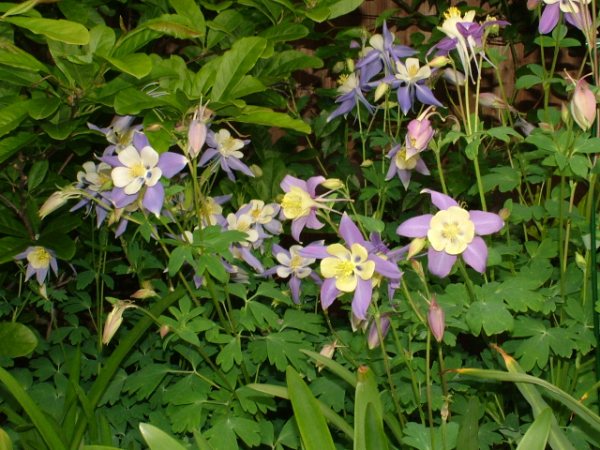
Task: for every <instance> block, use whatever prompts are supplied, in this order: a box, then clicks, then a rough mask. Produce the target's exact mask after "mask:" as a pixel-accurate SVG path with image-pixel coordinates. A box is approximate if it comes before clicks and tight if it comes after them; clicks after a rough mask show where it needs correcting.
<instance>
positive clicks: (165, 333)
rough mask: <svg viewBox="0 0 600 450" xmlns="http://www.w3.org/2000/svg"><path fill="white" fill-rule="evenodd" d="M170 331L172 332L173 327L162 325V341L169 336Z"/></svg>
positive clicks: (160, 331)
mask: <svg viewBox="0 0 600 450" xmlns="http://www.w3.org/2000/svg"><path fill="white" fill-rule="evenodd" d="M170 331H171V327H170V326H169V325H161V326H160V329H159V330H158V334H160V337H161V338H162V339H164V338H165V336H166V335H167V334H169V332H170Z"/></svg>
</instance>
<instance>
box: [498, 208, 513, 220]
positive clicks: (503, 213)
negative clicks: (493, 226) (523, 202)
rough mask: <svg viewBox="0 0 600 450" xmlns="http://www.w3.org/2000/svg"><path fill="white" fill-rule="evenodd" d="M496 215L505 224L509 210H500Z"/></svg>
mask: <svg viewBox="0 0 600 450" xmlns="http://www.w3.org/2000/svg"><path fill="white" fill-rule="evenodd" d="M498 215H499V216H500V218H501V219H502V220H503V221H505V222H506V221H507V220H508V218H509V217H510V210H509V209H508V208H502V209H500V211H498Z"/></svg>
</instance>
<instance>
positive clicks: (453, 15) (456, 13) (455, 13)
mask: <svg viewBox="0 0 600 450" xmlns="http://www.w3.org/2000/svg"><path fill="white" fill-rule="evenodd" d="M460 17H461V15H460V10H459V9H458V8H457V7H456V6H451V7H450V8H448V9H447V10H446V12H445V13H444V19H460Z"/></svg>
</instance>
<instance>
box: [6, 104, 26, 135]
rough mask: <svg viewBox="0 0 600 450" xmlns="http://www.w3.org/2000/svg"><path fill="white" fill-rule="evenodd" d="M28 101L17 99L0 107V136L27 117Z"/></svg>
mask: <svg viewBox="0 0 600 450" xmlns="http://www.w3.org/2000/svg"><path fill="white" fill-rule="evenodd" d="M28 110H29V102H28V101H19V102H17V103H13V104H12V105H8V106H5V107H4V108H2V109H0V136H4V135H5V134H8V133H10V132H11V131H12V130H14V129H15V128H17V127H18V126H19V125H20V123H21V122H23V120H24V119H25V118H26V117H27V111H28Z"/></svg>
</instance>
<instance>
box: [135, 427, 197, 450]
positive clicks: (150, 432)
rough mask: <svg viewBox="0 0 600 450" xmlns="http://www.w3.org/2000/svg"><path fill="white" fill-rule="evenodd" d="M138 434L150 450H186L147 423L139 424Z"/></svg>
mask: <svg viewBox="0 0 600 450" xmlns="http://www.w3.org/2000/svg"><path fill="white" fill-rule="evenodd" d="M140 432H141V433H142V437H143V438H144V440H145V441H146V444H148V447H150V450H167V449H169V450H187V449H186V448H185V447H184V446H183V445H182V444H180V443H179V442H177V441H176V440H175V439H173V438H172V437H171V436H169V435H168V434H167V433H165V432H164V431H162V430H161V429H160V428H156V427H155V426H153V425H150V424H149V423H140Z"/></svg>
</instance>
